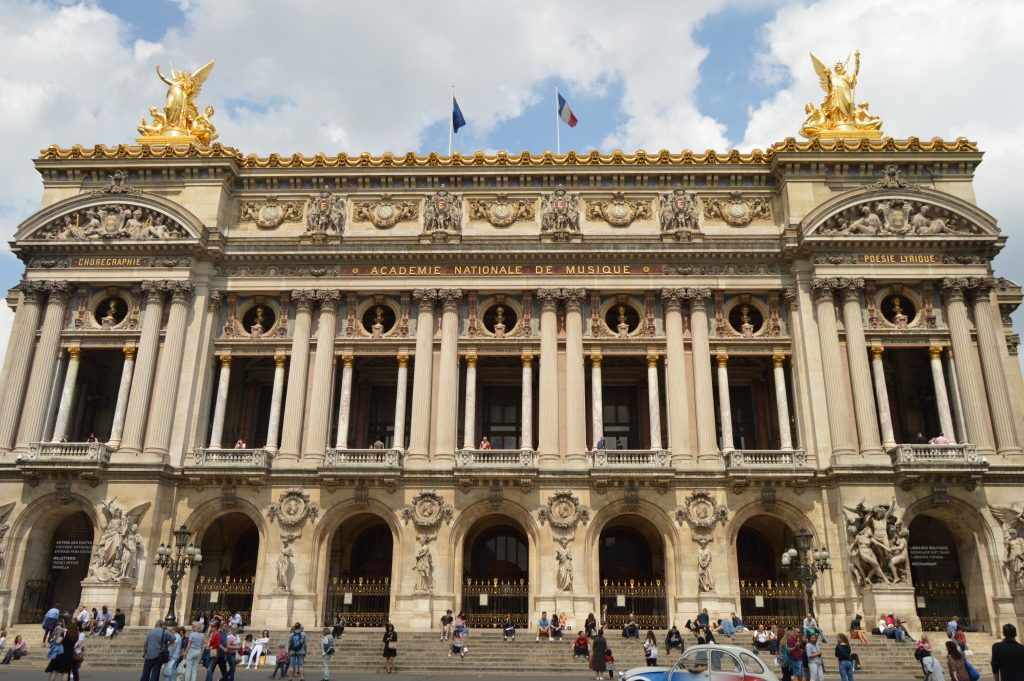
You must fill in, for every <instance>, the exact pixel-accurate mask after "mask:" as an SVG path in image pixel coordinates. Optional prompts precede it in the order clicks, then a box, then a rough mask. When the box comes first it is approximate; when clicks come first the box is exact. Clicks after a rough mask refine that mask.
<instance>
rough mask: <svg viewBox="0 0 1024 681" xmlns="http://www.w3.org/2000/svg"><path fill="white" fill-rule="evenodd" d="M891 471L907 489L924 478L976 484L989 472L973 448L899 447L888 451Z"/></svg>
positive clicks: (952, 446) (949, 446) (963, 446)
mask: <svg viewBox="0 0 1024 681" xmlns="http://www.w3.org/2000/svg"><path fill="white" fill-rule="evenodd" d="M889 458H890V459H892V467H893V469H894V470H895V471H896V475H897V476H898V477H899V478H900V483H901V485H903V486H904V487H905V488H906V487H909V486H911V485H913V484H914V483H915V482H916V481H918V480H920V479H922V478H929V477H937V478H957V479H961V480H964V481H966V482H967V483H968V485H971V486H972V485H973V484H976V483H977V481H978V480H980V479H981V477H982V476H983V475H984V474H985V473H986V472H987V471H988V466H989V464H988V459H986V458H985V457H982V456H978V448H977V447H976V446H975V445H972V444H959V445H931V444H923V445H914V444H899V445H896V446H895V447H892V448H890V449H889Z"/></svg>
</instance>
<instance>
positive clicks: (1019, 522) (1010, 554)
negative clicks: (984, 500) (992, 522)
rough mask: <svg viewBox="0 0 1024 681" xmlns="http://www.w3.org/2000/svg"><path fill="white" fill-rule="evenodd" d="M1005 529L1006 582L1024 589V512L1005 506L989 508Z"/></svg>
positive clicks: (1013, 586) (1015, 587)
mask: <svg viewBox="0 0 1024 681" xmlns="http://www.w3.org/2000/svg"><path fill="white" fill-rule="evenodd" d="M988 510H989V511H990V512H991V513H992V517H994V518H995V519H996V520H997V521H998V522H999V525H1000V527H1002V529H1003V546H1004V548H1005V550H1006V560H1004V561H1003V567H1004V568H1005V569H1006V580H1007V581H1008V582H1009V583H1010V587H1011V588H1014V589H1024V512H1022V511H1016V510H1014V509H1012V508H1007V507H1004V506H989V507H988Z"/></svg>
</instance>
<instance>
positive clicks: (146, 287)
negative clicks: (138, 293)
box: [118, 281, 166, 454]
mask: <svg viewBox="0 0 1024 681" xmlns="http://www.w3.org/2000/svg"><path fill="white" fill-rule="evenodd" d="M165 290H166V288H165V286H164V283H163V282H159V281H144V282H142V291H143V293H144V294H145V296H146V303H145V308H144V309H143V311H142V333H141V334H140V336H139V352H138V356H137V357H136V360H135V372H134V374H133V378H132V387H131V392H130V393H129V395H128V411H127V413H126V414H125V420H124V437H123V438H122V439H121V447H120V448H119V449H118V452H125V453H130V454H138V453H139V452H141V451H142V441H143V438H145V436H146V421H147V419H148V418H149V398H150V395H151V394H152V392H153V377H154V375H155V374H156V360H157V357H158V355H159V353H160V327H161V325H162V324H163V321H164V292H165Z"/></svg>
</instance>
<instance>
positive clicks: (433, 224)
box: [423, 189, 462, 241]
mask: <svg viewBox="0 0 1024 681" xmlns="http://www.w3.org/2000/svg"><path fill="white" fill-rule="evenodd" d="M461 231H462V198H461V197H459V196H455V195H454V194H450V193H448V190H446V189H440V190H438V192H437V193H436V194H434V195H433V196H430V197H427V202H426V206H425V207H424V209H423V232H424V233H425V234H429V235H430V237H431V239H432V240H435V241H446V240H447V237H448V236H449V235H451V234H458V233H459V232H461Z"/></svg>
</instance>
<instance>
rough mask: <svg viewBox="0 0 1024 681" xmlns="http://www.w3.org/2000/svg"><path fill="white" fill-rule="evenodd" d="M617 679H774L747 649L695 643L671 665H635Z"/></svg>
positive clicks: (683, 680)
mask: <svg viewBox="0 0 1024 681" xmlns="http://www.w3.org/2000/svg"><path fill="white" fill-rule="evenodd" d="M619 680H620V681H778V678H777V677H776V676H775V673H774V672H772V670H771V669H769V668H768V666H767V665H765V663H764V662H762V661H761V660H760V659H759V658H758V657H757V655H755V654H754V653H752V652H751V651H750V649H749V648H740V647H739V646H720V645H699V646H694V647H692V648H690V649H689V650H687V651H686V652H684V653H683V654H682V655H681V656H680V657H679V659H678V660H676V663H675V664H674V665H672V666H671V667H636V668H634V669H630V670H628V671H624V672H621V673H620V674H619Z"/></svg>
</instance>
